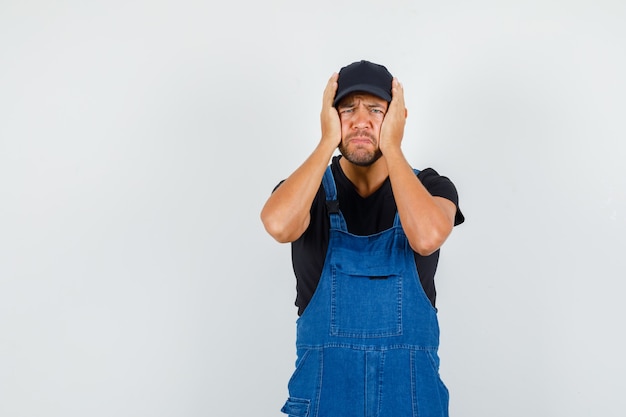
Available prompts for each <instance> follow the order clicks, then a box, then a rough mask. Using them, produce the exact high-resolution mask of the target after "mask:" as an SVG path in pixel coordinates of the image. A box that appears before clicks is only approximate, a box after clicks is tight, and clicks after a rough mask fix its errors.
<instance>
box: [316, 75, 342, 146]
mask: <svg viewBox="0 0 626 417" xmlns="http://www.w3.org/2000/svg"><path fill="white" fill-rule="evenodd" d="M338 78H339V74H337V73H334V74H333V75H332V76H331V77H330V79H329V80H328V84H327V85H326V88H325V89H324V98H323V100H322V112H321V114H320V121H321V123H322V142H324V141H328V142H330V143H333V145H334V146H335V147H337V146H339V144H340V143H341V122H340V121H339V113H337V109H336V108H335V107H333V101H334V100H335V94H336V93H337V79H338Z"/></svg>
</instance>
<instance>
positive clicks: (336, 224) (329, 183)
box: [322, 165, 348, 232]
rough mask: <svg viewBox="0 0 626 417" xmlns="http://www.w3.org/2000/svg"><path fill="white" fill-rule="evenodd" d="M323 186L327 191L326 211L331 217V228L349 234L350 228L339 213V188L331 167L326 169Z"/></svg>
mask: <svg viewBox="0 0 626 417" xmlns="http://www.w3.org/2000/svg"><path fill="white" fill-rule="evenodd" d="M322 184H323V185H324V190H325V191H326V210H328V214H329V216H330V228H331V229H335V230H342V231H344V232H347V231H348V226H346V221H345V219H344V218H343V215H342V214H341V212H340V211H339V201H338V200H337V187H336V186H335V178H334V177H333V172H332V171H331V169H330V165H329V166H328V167H327V168H326V171H325V172H324V177H323V178H322Z"/></svg>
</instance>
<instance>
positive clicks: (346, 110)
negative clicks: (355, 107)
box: [339, 107, 352, 114]
mask: <svg viewBox="0 0 626 417" xmlns="http://www.w3.org/2000/svg"><path fill="white" fill-rule="evenodd" d="M339 113H340V114H345V113H352V109H351V108H345V107H344V108H343V109H341V110H339Z"/></svg>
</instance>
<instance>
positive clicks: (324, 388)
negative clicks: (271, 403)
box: [281, 167, 448, 417]
mask: <svg viewBox="0 0 626 417" xmlns="http://www.w3.org/2000/svg"><path fill="white" fill-rule="evenodd" d="M323 186H324V189H325V191H326V200H327V206H328V208H329V213H330V214H329V215H330V224H331V226H330V238H329V244H328V252H327V255H326V260H325V264H324V268H323V271H322V275H321V278H320V281H319V284H318V287H317V289H316V291H315V293H314V295H313V298H312V299H311V301H310V303H309V305H308V306H307V308H306V309H305V311H304V313H303V314H302V316H301V317H300V318H299V319H298V321H297V341H296V348H297V360H296V370H295V372H294V373H293V376H292V377H291V379H290V381H289V399H288V400H287V402H286V403H285V405H284V407H283V408H282V410H281V411H282V412H283V413H285V414H288V415H289V416H294V417H417V416H419V417H447V416H448V390H447V388H446V387H445V385H444V384H443V382H442V381H441V379H440V378H439V357H438V355H437V349H438V346H439V325H438V322H437V314H436V310H435V309H434V308H433V306H432V305H431V303H430V301H429V300H428V297H427V296H426V294H425V293H424V291H423V289H422V286H421V284H420V281H419V277H418V275H417V269H416V267H415V260H414V255H413V251H412V249H411V247H410V246H409V243H408V240H407V238H406V235H405V234H404V231H403V230H402V227H401V225H400V220H399V216H398V214H397V213H396V216H395V220H394V225H393V227H392V228H390V229H387V230H385V231H383V232H380V233H377V234H374V235H371V236H356V235H352V234H350V233H348V230H347V227H346V222H345V219H344V217H343V215H342V214H341V212H340V211H339V208H338V204H337V200H336V199H337V197H336V194H337V191H336V187H335V181H334V178H333V175H332V173H331V170H330V167H329V168H328V169H327V170H326V172H325V174H324V178H323Z"/></svg>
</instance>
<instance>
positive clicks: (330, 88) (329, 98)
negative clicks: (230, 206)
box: [324, 72, 339, 107]
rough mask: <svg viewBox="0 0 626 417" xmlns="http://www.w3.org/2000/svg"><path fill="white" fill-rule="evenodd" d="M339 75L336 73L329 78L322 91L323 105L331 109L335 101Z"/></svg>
mask: <svg viewBox="0 0 626 417" xmlns="http://www.w3.org/2000/svg"><path fill="white" fill-rule="evenodd" d="M338 78H339V74H337V73H336V72H335V73H333V75H331V76H330V78H329V80H328V83H327V84H326V88H325V89H324V104H325V105H328V106H330V107H332V105H333V101H334V100H335V94H336V93H337V79H338Z"/></svg>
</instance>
